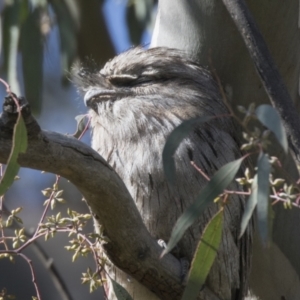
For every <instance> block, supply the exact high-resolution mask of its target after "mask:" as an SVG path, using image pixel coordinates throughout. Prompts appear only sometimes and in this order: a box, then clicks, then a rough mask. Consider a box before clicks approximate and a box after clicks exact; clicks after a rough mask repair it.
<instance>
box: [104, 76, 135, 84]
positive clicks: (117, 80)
mask: <svg viewBox="0 0 300 300" xmlns="http://www.w3.org/2000/svg"><path fill="white" fill-rule="evenodd" d="M137 78H138V76H137V75H128V74H122V75H110V76H109V77H108V79H109V81H110V82H111V83H112V84H114V85H134V81H135V80H136V79H137Z"/></svg>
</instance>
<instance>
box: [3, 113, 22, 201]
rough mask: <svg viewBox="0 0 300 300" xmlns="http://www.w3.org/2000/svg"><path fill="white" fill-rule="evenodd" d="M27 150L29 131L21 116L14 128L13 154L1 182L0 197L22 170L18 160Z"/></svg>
mask: <svg viewBox="0 0 300 300" xmlns="http://www.w3.org/2000/svg"><path fill="white" fill-rule="evenodd" d="M26 149H27V130H26V126H25V123H24V120H23V117H22V116H20V117H19V118H18V121H17V123H16V125H15V128H14V135H13V144H12V149H11V153H10V156H9V159H8V162H7V166H6V169H5V173H4V175H3V177H2V180H1V182H0V196H2V195H3V194H4V193H5V192H6V191H7V190H8V189H9V187H10V186H11V185H12V184H13V182H14V179H15V176H16V175H17V174H18V171H19V169H20V166H19V164H18V163H17V159H18V156H19V153H24V152H25V151H26Z"/></svg>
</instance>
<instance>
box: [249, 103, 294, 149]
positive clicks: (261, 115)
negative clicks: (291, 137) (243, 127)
mask: <svg viewBox="0 0 300 300" xmlns="http://www.w3.org/2000/svg"><path fill="white" fill-rule="evenodd" d="M255 114H256V116H257V118H258V119H259V121H260V122H261V123H262V124H263V125H264V126H266V127H267V128H268V129H270V130H271V131H272V132H273V133H274V134H275V136H276V138H277V140H278V142H279V143H280V145H281V146H282V148H283V150H284V151H285V153H287V152H288V141H287V137H286V132H285V129H284V127H283V124H282V122H281V119H280V116H279V114H278V112H277V111H276V109H275V108H273V107H272V106H271V105H268V104H262V105H260V106H258V107H257V108H256V111H255Z"/></svg>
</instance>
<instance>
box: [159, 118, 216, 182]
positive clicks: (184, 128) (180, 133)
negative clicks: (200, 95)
mask: <svg viewBox="0 0 300 300" xmlns="http://www.w3.org/2000/svg"><path fill="white" fill-rule="evenodd" d="M210 119H211V117H207V116H204V117H200V118H194V119H190V120H187V121H185V122H182V123H181V124H180V125H179V126H178V127H176V128H175V129H174V130H173V131H172V132H171V134H170V135H169V136H168V138H167V141H166V144H165V146H164V149H163V153H162V158H163V166H164V171H165V175H166V178H167V180H168V181H169V182H170V183H171V184H173V185H174V184H175V178H176V169H175V162H174V158H173V155H174V154H175V152H176V150H177V148H178V147H179V145H180V143H181V142H182V141H183V140H184V139H185V138H186V137H187V136H188V134H189V133H191V131H192V130H193V129H194V128H195V126H196V125H199V124H201V123H205V122H207V121H209V120H210Z"/></svg>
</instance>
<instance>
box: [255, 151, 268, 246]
mask: <svg viewBox="0 0 300 300" xmlns="http://www.w3.org/2000/svg"><path fill="white" fill-rule="evenodd" d="M270 171H271V166H270V162H269V158H268V155H267V154H264V153H261V154H260V156H259V158H258V162H257V223H258V231H259V234H260V236H261V239H262V241H263V242H264V244H267V241H268V210H269V194H270V184H269V176H270Z"/></svg>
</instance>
